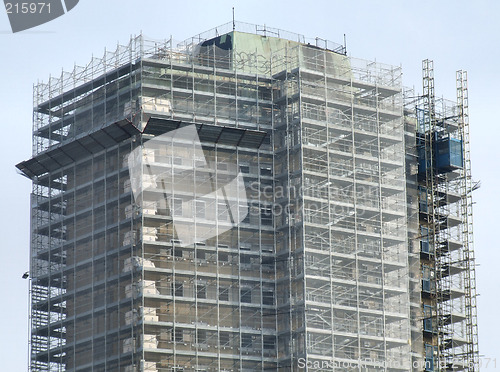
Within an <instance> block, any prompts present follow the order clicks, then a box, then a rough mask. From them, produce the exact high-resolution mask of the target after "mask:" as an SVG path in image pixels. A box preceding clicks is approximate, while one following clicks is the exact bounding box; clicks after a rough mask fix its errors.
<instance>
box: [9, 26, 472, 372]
mask: <svg viewBox="0 0 500 372" xmlns="http://www.w3.org/2000/svg"><path fill="white" fill-rule="evenodd" d="M237 26H238V30H233V29H232V27H233V24H232V23H231V24H228V25H223V26H221V27H218V28H216V29H214V30H211V31H209V32H207V33H204V34H200V35H198V36H196V37H193V38H190V39H188V40H186V41H184V42H182V43H178V44H175V43H174V42H173V40H172V39H170V40H166V41H162V42H158V41H150V40H146V39H145V38H144V37H143V36H139V37H136V38H132V39H131V40H130V42H129V44H128V45H126V46H119V47H118V48H117V50H116V51H115V52H113V53H110V52H106V53H105V56H104V57H103V58H101V59H97V58H94V59H93V60H92V61H91V63H90V64H89V65H87V66H85V67H75V68H74V70H73V71H72V72H70V73H66V72H63V73H62V74H61V76H60V77H59V78H50V79H49V82H48V83H46V84H45V83H39V84H38V85H37V86H35V90H34V97H35V102H34V125H33V141H34V142H33V158H32V159H30V160H27V161H25V162H22V163H20V164H19V165H18V167H19V168H20V169H21V170H22V171H23V172H24V173H25V174H26V175H27V176H29V177H30V178H32V179H33V193H32V231H31V234H32V240H31V271H30V274H31V278H32V281H31V318H30V319H31V324H30V331H31V340H30V353H31V364H30V370H31V371H33V372H41V371H75V372H76V371H87V370H92V371H126V372H138V371H150V372H158V371H161V372H167V371H168V372H172V371H177V372H180V371H182V372H188V371H189V372H194V371H198V372H201V371H211V372H215V371H226V372H228V371H248V372H250V371H264V370H277V371H281V372H285V371H298V370H300V367H299V365H300V364H301V361H302V362H307V363H313V364H314V365H320V366H321V367H319V368H318V369H317V370H318V371H327V370H331V366H332V363H355V364H356V365H357V367H356V368H357V369H358V370H360V371H361V370H367V371H375V370H376V371H380V370H383V371H387V372H389V371H390V372H396V371H407V370H410V369H411V368H412V365H414V363H415V362H424V361H432V363H434V365H437V362H438V361H441V360H451V358H455V357H457V355H459V354H458V351H457V350H462V352H463V355H467V357H468V358H469V359H467V361H466V363H471V361H472V362H473V363H476V362H477V347H476V346H477V331H476V328H475V327H476V318H475V286H474V264H473V251H472V225H471V223H472V216H471V213H472V212H471V200H470V193H471V190H472V183H471V182H472V181H471V179H470V160H468V159H469V158H468V115H467V87H466V75H464V73H461V74H460V75H457V84H458V85H457V89H458V92H459V102H458V106H457V105H453V106H449V103H448V102H445V101H438V100H435V98H434V92H433V78H432V63H431V62H429V61H428V62H426V65H425V66H424V72H425V73H426V75H425V79H424V81H425V86H424V96H423V97H420V98H417V99H414V100H413V101H412V104H411V105H410V104H408V102H406V108H405V111H403V109H404V107H405V105H404V103H405V102H404V100H403V93H402V86H401V76H402V75H401V69H400V68H399V67H393V66H389V65H384V64H379V63H374V62H367V61H362V60H357V59H354V58H350V57H347V56H346V54H345V48H344V47H342V46H341V45H338V44H335V43H331V42H328V41H325V40H322V39H318V38H316V39H313V40H308V39H306V38H304V37H303V36H301V35H297V34H292V33H287V32H284V31H281V30H276V29H272V28H269V27H259V26H254V25H248V24H237ZM228 27H229V29H228ZM250 29H252V33H245V32H241V31H249V30H250ZM284 38H285V39H284ZM189 128H191V129H189ZM416 128H417V130H416ZM189 130H191V131H192V132H189ZM436 132H438V133H439V136H436V135H435V134H434V133H436ZM169 133H170V134H169ZM172 133H174V134H172ZM175 133H184V135H183V136H180V137H179V136H177V137H175ZM186 133H191V134H189V135H187V134H186ZM195 137H196V138H195ZM443 138H448V139H449V142H448V143H449V144H450V145H449V146H453V145H454V144H455V143H456V141H455V140H459V139H460V138H463V143H464V156H465V158H464V159H465V160H464V166H463V167H462V168H456V169H455V167H454V166H452V165H448V168H450V167H451V168H450V169H446V172H441V171H440V172H436V170H435V168H436V167H435V166H434V163H435V162H436V156H437V155H436V154H439V151H441V148H436V147H435V145H436V143H438V142H439V141H441V139H443ZM454 141H455V142H454ZM439 143H441V142H439ZM419 161H420V163H421V164H424V165H421V164H420V166H419V167H418V171H417V164H418V162H419ZM452 168H453V169H452ZM229 185H233V186H234V189H233V191H231V188H230V187H229ZM424 204H425V208H424ZM457 288H459V289H460V288H461V289H465V292H466V294H465V296H464V295H461V292H460V291H457V290H456V289H457ZM467 293H468V295H467ZM457 310H460V311H457ZM462 310H463V311H462ZM462 336H463V339H465V340H466V341H465V342H462V341H461V340H462V338H461V337H462ZM439 344H441V345H444V346H442V347H441V348H438V347H437V345H439ZM426 353H428V354H426ZM422 365H423V364H422ZM339 368H340V369H339V370H345V368H342V367H339ZM433 368H434V367H433ZM464 368H465V367H464ZM422 369H424V368H422ZM427 370H429V369H427ZM468 370H469V371H471V370H473V369H468Z"/></svg>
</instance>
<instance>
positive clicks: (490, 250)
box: [0, 0, 500, 372]
mask: <svg viewBox="0 0 500 372" xmlns="http://www.w3.org/2000/svg"><path fill="white" fill-rule="evenodd" d="M233 6H234V7H235V11H236V20H238V21H242V22H248V23H254V24H266V25H267V26H270V27H275V28H280V29H284V30H288V31H292V32H296V33H300V34H304V35H305V36H307V37H316V36H318V37H321V38H324V39H329V40H332V41H336V42H338V43H342V40H343V34H344V33H345V34H346V36H347V48H348V54H349V55H352V56H353V57H357V58H363V59H369V60H374V59H376V60H377V61H379V62H384V63H388V64H393V65H402V67H403V73H404V83H405V85H407V86H415V87H416V88H417V89H418V90H419V91H421V85H422V83H421V61H422V60H423V59H426V58H429V59H433V60H434V67H435V78H436V83H435V87H436V95H438V96H441V95H443V96H445V97H447V98H449V99H452V100H454V99H455V97H456V90H455V71H456V70H459V69H464V70H467V71H468V73H469V104H470V123H471V142H472V145H471V147H472V166H473V177H474V178H475V179H476V180H481V185H482V186H481V188H480V189H479V190H478V191H476V192H475V194H474V199H475V202H476V204H475V209H474V222H475V228H474V233H475V248H476V255H477V261H478V264H479V265H480V266H479V267H478V269H477V276H478V292H479V293H480V296H479V299H478V304H479V307H478V314H479V344H480V352H481V354H483V355H484V356H485V357H488V358H497V359H498V360H497V368H500V348H499V346H498V345H499V343H498V337H499V331H500V326H499V322H498V314H499V310H498V305H499V299H498V294H499V293H500V290H499V286H500V269H499V267H500V249H499V247H498V245H499V244H498V242H497V241H498V239H497V235H496V234H497V233H498V230H497V229H498V221H497V213H498V212H500V209H499V208H500V200H499V196H498V193H497V185H498V183H499V181H500V174H499V168H498V167H497V166H496V161H498V160H499V159H500V157H499V155H498V153H497V152H496V150H497V147H498V146H499V143H500V130H499V127H500V126H499V122H498V106H499V98H500V97H499V94H498V89H499V86H500V63H499V62H500V26H499V19H500V1H496V0H490V1H485V0H483V1H481V0H476V1H470V0H467V1H465V0H455V1H451V0H450V1H429V0H419V1H402V0H395V1H383V0H379V1H376V0H358V1H353V0H351V1H348V0H345V1H339V0H336V1H335V0H329V1H319V0H307V1H296V0H288V1H269V0H267V1H261V0H255V1H246V0H239V1H236V0H234V1H176V2H174V1H160V0H106V1H98V0H80V3H79V4H78V5H77V7H75V8H74V9H73V10H72V11H71V12H69V13H68V14H66V15H64V16H62V17H60V18H58V19H56V20H54V21H52V22H50V23H47V24H45V25H42V26H39V27H37V28H35V29H32V30H29V31H26V32H21V33H18V34H12V33H11V31H10V26H9V23H8V19H7V15H6V13H5V12H4V11H3V10H1V9H0V53H1V57H0V81H1V88H0V112H1V113H2V115H1V121H0V126H1V129H2V133H3V136H2V138H3V143H2V145H1V146H0V151H1V157H0V159H1V160H0V166H1V174H3V175H4V176H3V177H5V183H2V189H3V190H4V191H3V192H4V194H5V195H4V197H3V200H4V201H3V203H4V204H3V207H2V213H0V219H1V223H0V226H1V231H2V235H1V236H3V238H2V240H1V243H0V249H1V259H0V279H1V281H0V299H1V303H0V304H1V306H0V327H1V328H0V332H1V335H2V337H0V369H1V370H2V371H8V372H16V371H25V370H26V369H27V342H28V337H27V335H28V330H27V324H28V322H27V317H28V315H27V306H28V292H27V290H28V286H27V281H25V280H23V279H21V275H22V274H23V273H24V272H25V271H26V270H27V269H28V267H29V266H28V247H29V193H30V190H31V187H30V182H29V181H28V180H27V179H26V178H24V177H22V176H20V175H18V174H16V171H15V168H14V165H15V164H17V163H18V162H20V161H22V160H26V159H28V158H29V157H30V155H31V119H32V86H33V83H36V82H37V81H38V80H40V81H46V80H47V78H48V76H49V74H52V75H58V74H60V72H61V69H62V68H64V69H65V70H68V71H70V70H71V69H72V68H73V65H74V64H75V63H76V64H78V65H85V64H87V63H88V62H89V61H90V59H91V57H92V55H95V56H99V57H100V56H102V54H103V50H104V48H105V47H106V48H108V49H114V48H115V47H116V44H117V42H118V41H119V42H121V43H123V44H124V43H126V42H127V41H128V40H129V37H130V35H133V34H139V33H140V32H141V30H142V32H143V33H144V34H145V35H147V36H148V37H151V38H154V39H163V38H169V37H170V35H172V36H173V37H174V39H176V40H184V39H186V38H188V37H190V36H193V35H196V34H198V33H201V32H203V31H206V30H209V29H211V28H213V27H216V26H218V25H221V24H224V23H226V22H229V21H231V17H232V15H231V8H232V7H233ZM495 111H496V112H497V114H495ZM495 159H496V160H495ZM490 368H491V369H493V366H491V365H490ZM485 370H486V369H485Z"/></svg>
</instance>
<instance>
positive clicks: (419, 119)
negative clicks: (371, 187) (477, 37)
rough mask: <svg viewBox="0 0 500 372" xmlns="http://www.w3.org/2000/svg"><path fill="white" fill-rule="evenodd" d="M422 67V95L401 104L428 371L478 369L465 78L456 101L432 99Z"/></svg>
mask: <svg viewBox="0 0 500 372" xmlns="http://www.w3.org/2000/svg"><path fill="white" fill-rule="evenodd" d="M422 69H423V95H422V96H420V97H409V99H408V103H407V105H406V107H407V110H408V115H409V116H412V117H414V118H415V123H416V125H417V142H416V145H417V153H418V154H417V158H418V174H417V178H418V201H419V225H420V228H419V229H420V265H421V273H422V274H421V276H422V282H421V293H422V295H421V296H422V303H421V306H422V308H421V313H422V319H423V321H422V323H421V327H422V334H423V342H424V356H425V370H428V371H434V370H439V371H447V370H465V371H476V370H478V367H479V364H478V363H479V361H478V350H477V319H476V290H475V262H474V253H473V248H472V223H471V222H472V199H471V198H472V195H471V194H472V189H473V187H472V178H471V168H470V166H471V164H470V154H469V151H470V150H469V120H468V112H467V110H468V108H467V106H468V102H467V75H466V73H465V72H462V71H459V72H457V103H456V104H455V103H453V102H450V101H446V100H444V99H440V100H437V99H436V98H435V94H434V72H433V62H432V61H430V60H425V61H423V65H422ZM410 111H412V113H410Z"/></svg>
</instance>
